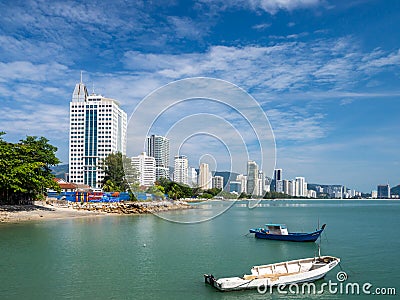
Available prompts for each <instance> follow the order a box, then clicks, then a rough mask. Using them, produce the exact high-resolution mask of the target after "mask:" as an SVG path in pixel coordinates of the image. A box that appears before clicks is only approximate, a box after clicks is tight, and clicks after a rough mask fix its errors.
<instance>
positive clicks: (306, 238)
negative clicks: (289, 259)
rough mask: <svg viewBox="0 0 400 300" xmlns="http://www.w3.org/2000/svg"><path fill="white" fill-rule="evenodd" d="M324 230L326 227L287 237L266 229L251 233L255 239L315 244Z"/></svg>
mask: <svg viewBox="0 0 400 300" xmlns="http://www.w3.org/2000/svg"><path fill="white" fill-rule="evenodd" d="M324 229H325V225H323V226H322V228H321V229H319V230H316V231H313V232H308V233H300V232H289V233H288V234H287V235H283V234H273V233H269V231H268V230H265V229H264V228H256V229H250V230H249V231H250V233H254V235H255V237H256V238H258V239H265V240H277V241H289V242H315V241H316V240H317V239H318V238H319V236H320V235H321V233H322V232H323V231H324Z"/></svg>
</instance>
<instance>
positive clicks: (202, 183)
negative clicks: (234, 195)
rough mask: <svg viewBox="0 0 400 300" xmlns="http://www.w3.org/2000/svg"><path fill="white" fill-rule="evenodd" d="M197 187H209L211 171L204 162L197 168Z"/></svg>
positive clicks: (205, 188) (204, 188)
mask: <svg viewBox="0 0 400 300" xmlns="http://www.w3.org/2000/svg"><path fill="white" fill-rule="evenodd" d="M198 182H199V187H200V188H201V189H203V190H207V189H210V188H211V186H212V185H211V173H210V171H209V166H208V164H206V163H201V164H200V168H199V176H198Z"/></svg>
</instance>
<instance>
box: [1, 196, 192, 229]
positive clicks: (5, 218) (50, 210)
mask: <svg viewBox="0 0 400 300" xmlns="http://www.w3.org/2000/svg"><path fill="white" fill-rule="evenodd" d="M189 208H193V207H192V206H190V205H189V204H187V203H186V202H184V201H174V202H169V201H160V202H116V203H83V204H81V203H75V202H73V203H67V202H65V201H63V202H60V201H52V200H48V201H36V202H34V204H33V205H0V224H2V223H4V224H8V223H22V222H27V221H42V220H43V221H47V220H63V219H76V218H93V217H101V216H108V215H140V214H150V213H153V212H161V211H170V210H179V209H189Z"/></svg>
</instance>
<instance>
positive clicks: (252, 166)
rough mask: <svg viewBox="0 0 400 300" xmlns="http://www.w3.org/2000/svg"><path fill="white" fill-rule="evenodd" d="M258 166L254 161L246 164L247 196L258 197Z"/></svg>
mask: <svg viewBox="0 0 400 300" xmlns="http://www.w3.org/2000/svg"><path fill="white" fill-rule="evenodd" d="M258 192H259V190H258V165H257V164H256V162H255V161H252V160H249V161H248V162H247V193H248V194H249V195H255V196H257V195H258Z"/></svg>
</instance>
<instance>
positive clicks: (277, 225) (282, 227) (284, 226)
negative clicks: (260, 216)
mask: <svg viewBox="0 0 400 300" xmlns="http://www.w3.org/2000/svg"><path fill="white" fill-rule="evenodd" d="M265 226H267V227H278V228H281V229H285V228H286V225H285V224H265Z"/></svg>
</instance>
